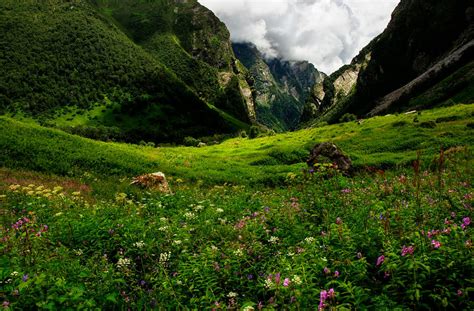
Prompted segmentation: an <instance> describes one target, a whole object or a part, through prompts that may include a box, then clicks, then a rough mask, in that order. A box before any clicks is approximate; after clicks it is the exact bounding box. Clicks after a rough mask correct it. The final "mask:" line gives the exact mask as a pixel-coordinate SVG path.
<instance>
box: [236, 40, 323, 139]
mask: <svg viewBox="0 0 474 311" xmlns="http://www.w3.org/2000/svg"><path fill="white" fill-rule="evenodd" d="M233 49H234V53H235V55H236V57H237V58H238V59H239V60H240V62H241V63H242V64H243V65H244V66H246V67H247V69H248V70H249V78H250V79H251V83H250V84H251V85H252V90H253V96H254V102H255V110H256V115H257V121H258V122H260V123H262V124H264V125H266V126H268V127H270V128H273V129H275V130H279V131H285V130H289V129H293V128H295V127H296V126H297V125H298V123H299V121H300V118H301V114H302V112H303V108H304V106H305V103H306V101H307V99H308V98H309V96H310V94H311V92H312V89H313V86H314V85H315V84H316V83H318V82H320V81H322V79H323V76H324V74H323V73H320V72H319V71H318V70H317V69H316V68H315V67H314V66H313V65H312V64H311V63H309V62H307V61H297V62H296V61H295V62H292V61H287V60H282V59H279V58H272V59H266V58H265V57H264V55H263V54H262V53H261V52H260V51H259V50H258V49H257V47H256V46H255V45H254V44H252V43H233Z"/></svg>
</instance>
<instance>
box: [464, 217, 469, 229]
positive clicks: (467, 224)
mask: <svg viewBox="0 0 474 311" xmlns="http://www.w3.org/2000/svg"><path fill="white" fill-rule="evenodd" d="M462 223H463V225H465V226H466V227H467V226H469V225H470V224H471V218H469V217H464V218H463V219H462Z"/></svg>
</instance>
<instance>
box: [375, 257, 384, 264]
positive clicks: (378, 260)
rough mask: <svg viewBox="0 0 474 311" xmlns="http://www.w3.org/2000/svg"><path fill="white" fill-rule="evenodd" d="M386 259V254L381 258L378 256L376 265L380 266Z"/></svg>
mask: <svg viewBox="0 0 474 311" xmlns="http://www.w3.org/2000/svg"><path fill="white" fill-rule="evenodd" d="M384 261H385V256H384V255H381V256H379V258H377V264H376V266H380V265H381V264H382V263H383V262H384Z"/></svg>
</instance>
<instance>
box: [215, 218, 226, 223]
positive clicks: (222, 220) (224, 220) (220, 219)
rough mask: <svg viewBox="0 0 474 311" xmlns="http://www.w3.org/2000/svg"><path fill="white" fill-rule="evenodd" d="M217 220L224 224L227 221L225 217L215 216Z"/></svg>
mask: <svg viewBox="0 0 474 311" xmlns="http://www.w3.org/2000/svg"><path fill="white" fill-rule="evenodd" d="M217 220H219V221H220V223H221V225H225V224H226V222H227V219H225V218H217Z"/></svg>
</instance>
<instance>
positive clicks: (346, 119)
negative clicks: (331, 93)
mask: <svg viewBox="0 0 474 311" xmlns="http://www.w3.org/2000/svg"><path fill="white" fill-rule="evenodd" d="M355 120H357V116H356V115H355V114H352V113H345V114H344V115H342V117H341V118H340V119H339V122H341V123H344V122H351V121H355Z"/></svg>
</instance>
